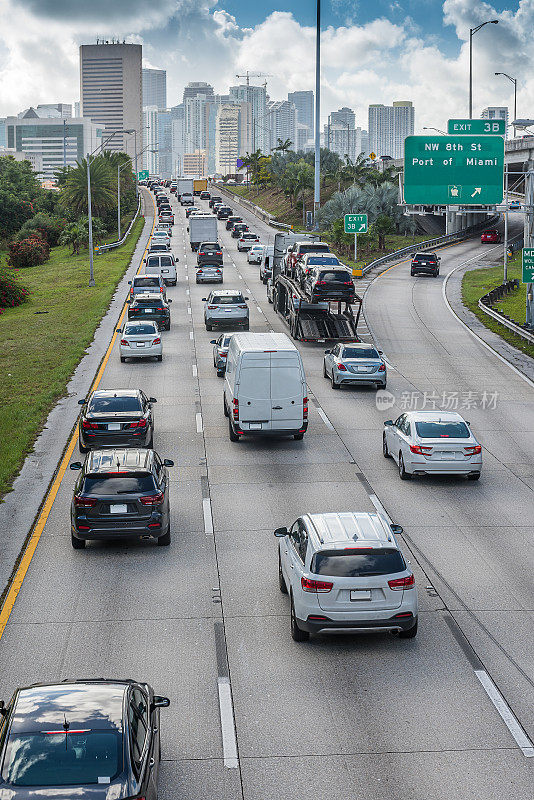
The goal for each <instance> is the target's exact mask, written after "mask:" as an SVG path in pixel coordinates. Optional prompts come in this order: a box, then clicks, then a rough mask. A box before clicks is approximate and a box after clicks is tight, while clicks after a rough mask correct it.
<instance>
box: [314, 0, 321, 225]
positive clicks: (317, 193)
mask: <svg viewBox="0 0 534 800" xmlns="http://www.w3.org/2000/svg"><path fill="white" fill-rule="evenodd" d="M316 3H317V23H316V31H315V180H314V195H313V222H314V226H313V227H314V230H316V231H318V230H319V222H318V220H317V214H318V211H319V208H320V207H321V128H320V126H321V0H316Z"/></svg>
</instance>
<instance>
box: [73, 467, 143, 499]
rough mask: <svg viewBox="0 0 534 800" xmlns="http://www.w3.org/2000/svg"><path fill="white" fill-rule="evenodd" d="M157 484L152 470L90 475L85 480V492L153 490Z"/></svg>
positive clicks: (127, 492)
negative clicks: (122, 473)
mask: <svg viewBox="0 0 534 800" xmlns="http://www.w3.org/2000/svg"><path fill="white" fill-rule="evenodd" d="M155 488H156V486H155V484H154V477H153V476H152V475H151V473H150V472H140V473H126V474H124V475H112V474H106V473H102V474H101V475H88V476H87V477H86V478H85V479H84V482H83V492H84V493H85V494H96V495H106V496H107V495H117V494H136V493H137V492H153V491H154V490H155Z"/></svg>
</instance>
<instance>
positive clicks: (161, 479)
mask: <svg viewBox="0 0 534 800" xmlns="http://www.w3.org/2000/svg"><path fill="white" fill-rule="evenodd" d="M172 466H174V462H173V461H171V460H170V459H164V460H163V461H162V460H161V459H160V457H159V456H158V454H157V453H156V452H155V451H154V450H152V449H151V448H149V449H147V450H141V449H137V448H135V449H134V448H132V449H123V448H120V449H119V448H115V449H113V450H95V451H94V452H92V453H90V454H89V455H88V456H87V458H86V459H85V463H84V464H81V463H80V462H79V461H75V462H73V463H72V464H71V465H70V468H71V469H77V470H80V476H79V478H78V480H77V481H76V483H75V485H74V492H73V496H72V503H71V543H72V546H73V547H74V549H75V550H79V549H82V548H84V547H85V543H86V542H87V541H88V540H95V539H103V540H106V539H114V538H120V539H123V538H124V537H135V538H143V539H149V538H150V539H156V541H157V543H158V544H159V545H162V546H166V545H169V544H170V543H171V523H170V511H169V476H168V473H167V467H172ZM130 724H131V722H130ZM64 737H65V732H64V730H63V731H62V738H63V740H64ZM101 766H102V765H101ZM134 792H135V790H134ZM135 796H136V797H137V796H138V795H137V794H135Z"/></svg>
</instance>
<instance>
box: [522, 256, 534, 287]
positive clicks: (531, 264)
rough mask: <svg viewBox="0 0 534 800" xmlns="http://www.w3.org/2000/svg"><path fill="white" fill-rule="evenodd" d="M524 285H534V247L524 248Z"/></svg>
mask: <svg viewBox="0 0 534 800" xmlns="http://www.w3.org/2000/svg"><path fill="white" fill-rule="evenodd" d="M522 263H523V283H534V247H524V248H523V257H522Z"/></svg>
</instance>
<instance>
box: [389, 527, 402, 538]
mask: <svg viewBox="0 0 534 800" xmlns="http://www.w3.org/2000/svg"><path fill="white" fill-rule="evenodd" d="M389 527H390V528H391V530H392V531H393V533H394V534H395V535H396V536H400V534H401V533H402V532H403V531H404V528H403V527H402V525H390V526H389Z"/></svg>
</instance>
